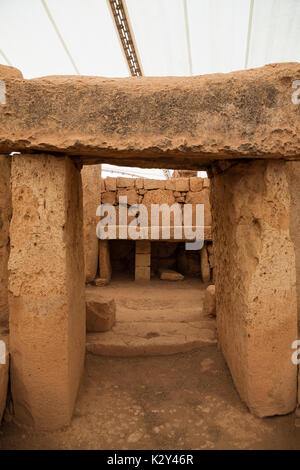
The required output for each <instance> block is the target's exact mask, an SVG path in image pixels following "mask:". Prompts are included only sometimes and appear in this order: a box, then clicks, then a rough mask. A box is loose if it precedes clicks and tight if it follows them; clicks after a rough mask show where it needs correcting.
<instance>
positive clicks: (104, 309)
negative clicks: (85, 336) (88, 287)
mask: <svg viewBox="0 0 300 470" xmlns="http://www.w3.org/2000/svg"><path fill="white" fill-rule="evenodd" d="M115 321H116V303H115V300H114V299H113V298H107V297H105V298H104V297H102V296H101V295H100V294H99V293H98V292H90V291H89V292H86V330H87V331H88V332H101V331H108V330H110V329H111V328H112V327H113V325H114V324H115Z"/></svg>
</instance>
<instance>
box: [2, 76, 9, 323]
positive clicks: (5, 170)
mask: <svg viewBox="0 0 300 470" xmlns="http://www.w3.org/2000/svg"><path fill="white" fill-rule="evenodd" d="M0 71H1V69H0ZM10 167H11V157H9V156H5V155H0V324H1V322H7V321H8V294H7V282H8V269H7V264H8V256H9V223H10V219H11V190H10Z"/></svg>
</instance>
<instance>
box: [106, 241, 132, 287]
mask: <svg viewBox="0 0 300 470" xmlns="http://www.w3.org/2000/svg"><path fill="white" fill-rule="evenodd" d="M109 252H110V263H111V280H112V282H114V281H121V280H124V281H125V280H128V281H129V280H131V281H134V265H135V262H134V259H135V242H134V241H133V240H109Z"/></svg>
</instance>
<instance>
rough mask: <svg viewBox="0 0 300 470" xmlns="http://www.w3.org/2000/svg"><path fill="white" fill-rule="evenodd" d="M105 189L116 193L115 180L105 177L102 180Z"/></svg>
mask: <svg viewBox="0 0 300 470" xmlns="http://www.w3.org/2000/svg"><path fill="white" fill-rule="evenodd" d="M104 184H105V189H106V191H116V189H117V180H116V178H112V177H110V176H107V177H106V178H105V180H104Z"/></svg>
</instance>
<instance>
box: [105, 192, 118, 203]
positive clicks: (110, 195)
mask: <svg viewBox="0 0 300 470" xmlns="http://www.w3.org/2000/svg"><path fill="white" fill-rule="evenodd" d="M116 202H117V198H116V193H115V192H114V191H106V192H105V193H102V194H101V203H102V204H115V203H116Z"/></svg>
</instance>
